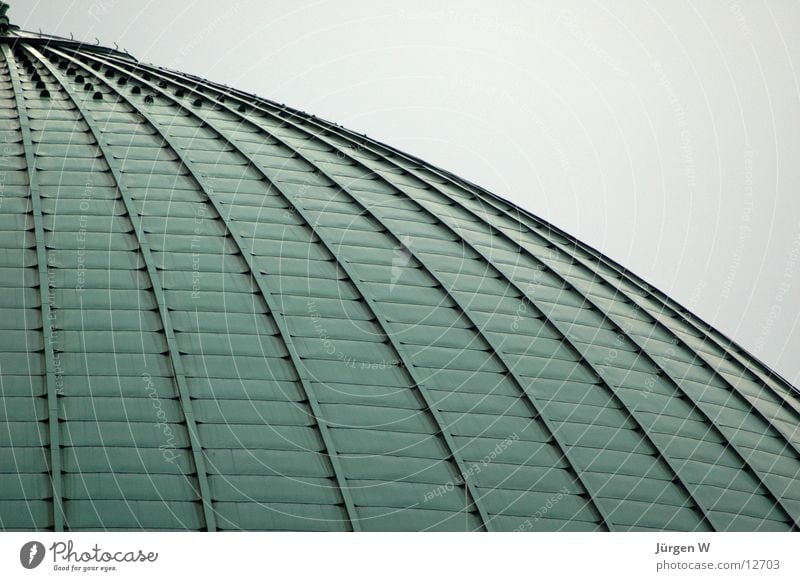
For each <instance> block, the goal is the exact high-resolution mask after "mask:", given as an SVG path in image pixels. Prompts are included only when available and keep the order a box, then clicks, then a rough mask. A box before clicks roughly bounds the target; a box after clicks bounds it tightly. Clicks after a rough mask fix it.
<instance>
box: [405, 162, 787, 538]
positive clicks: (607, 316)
mask: <svg viewBox="0 0 800 581" xmlns="http://www.w3.org/2000/svg"><path fill="white" fill-rule="evenodd" d="M401 155H402V154H401ZM398 167H403V166H399V165H398ZM407 171H408V172H409V173H411V174H412V175H415V176H416V175H417V174H416V172H415V171H413V170H410V169H407ZM439 175H441V174H439ZM417 177H418V179H422V180H423V181H425V183H430V182H428V181H427V180H424V178H421V177H419V176H417ZM441 177H444V178H445V179H447V180H448V181H451V183H454V182H453V180H452V179H451V178H450V177H449V176H448V175H444V176H441ZM454 185H456V186H459V184H458V183H454ZM432 187H435V186H432ZM459 187H460V186H459ZM436 189H437V190H438V188H436ZM442 195H446V194H444V193H442ZM447 198H448V199H452V200H453V201H454V203H455V204H456V205H458V206H459V207H461V208H463V209H464V210H465V211H467V212H469V213H470V214H472V215H473V216H475V217H476V218H477V215H476V214H475V213H474V212H473V211H472V210H470V209H469V208H466V206H464V205H463V204H462V203H461V202H459V201H458V200H456V199H455V198H451V197H450V196H447ZM491 205H492V207H494V208H495V209H497V210H498V211H501V212H503V213H504V214H505V215H507V216H508V215H509V214H508V212H505V211H504V210H503V209H502V208H498V207H497V206H496V205H495V204H491ZM509 217H511V218H512V219H513V217H512V216H509ZM485 222H486V223H487V224H490V222H489V220H488V219H486V220H485ZM492 228H493V229H494V230H496V231H497V232H499V233H500V235H501V236H503V237H504V238H506V239H507V240H509V241H511V242H512V243H514V244H517V243H516V242H514V240H513V239H512V238H511V237H510V236H509V235H508V234H507V233H506V232H504V231H503V230H501V229H500V228H498V227H496V226H493V225H492ZM535 234H536V235H537V236H540V235H539V234H538V233H535ZM543 239H544V238H543ZM517 245H518V247H519V248H520V249H522V250H523V251H524V252H525V253H527V254H528V255H529V256H531V257H532V258H534V260H536V261H537V262H540V263H542V264H544V263H543V262H542V261H541V260H540V259H539V258H538V257H536V256H535V255H533V254H532V253H531V252H530V251H529V250H527V249H525V248H524V247H523V246H521V245H519V244H517ZM553 246H554V247H556V248H558V250H557V251H558V252H560V253H562V254H564V255H565V256H567V257H568V258H571V259H575V260H581V259H580V258H577V257H574V256H572V255H571V254H569V253H567V252H566V251H565V250H563V249H561V248H560V247H558V245H556V244H555V243H553ZM581 264H582V265H583V266H586V265H585V263H584V262H583V261H582V260H581ZM544 265H545V267H546V268H547V269H548V270H549V271H550V272H552V273H554V274H555V275H556V276H558V277H559V278H560V279H561V280H562V281H563V282H564V283H565V284H567V285H569V286H570V287H571V288H572V289H573V291H574V292H576V293H577V294H578V295H579V296H581V297H582V298H583V299H584V300H585V301H586V302H587V303H588V304H589V305H591V306H592V307H593V308H594V310H596V311H597V312H599V313H601V315H602V316H603V318H605V319H606V320H608V321H609V322H610V323H611V324H612V326H613V327H614V328H615V329H616V330H617V331H619V332H622V334H623V335H624V336H625V337H627V338H628V339H629V340H630V341H631V342H632V343H633V344H634V345H635V346H636V347H637V348H638V350H639V351H640V352H641V353H642V354H644V355H645V357H646V358H647V359H648V360H649V361H650V362H651V363H653V364H654V365H655V366H656V367H657V368H658V369H659V370H661V372H662V373H663V374H664V375H665V376H666V377H667V378H669V381H670V382H671V383H672V384H673V386H674V387H675V388H677V390H678V391H679V392H680V393H682V394H683V395H684V396H685V397H686V398H687V399H688V400H689V401H691V402H692V404H693V409H695V410H697V411H698V412H699V413H700V414H701V415H702V416H703V417H705V418H706V419H707V420H708V421H709V423H710V424H711V426H712V427H713V428H714V429H715V430H716V431H717V432H718V434H719V435H720V436H721V437H722V438H723V440H724V441H725V442H726V443H727V444H728V445H729V446H730V447H731V448H732V449H733V450H734V453H735V454H736V455H737V456H738V457H739V459H740V460H741V461H742V463H743V465H744V466H745V467H746V468H747V469H748V470H749V471H750V472H751V473H752V474H753V475H754V476H755V477H756V479H757V481H758V482H760V483H761V484H762V485H763V486H764V489H765V490H766V491H767V492H768V493H769V494H770V495H771V496H772V497H773V499H774V501H775V505H776V506H778V507H780V508H781V510H782V511H783V512H784V513H785V515H786V516H787V517H788V518H789V521H790V522H791V523H792V525H793V527H794V528H798V527H800V524H799V523H798V520H797V519H795V518H794V517H793V516H792V513H791V511H789V510H788V509H787V508H786V507H785V506H784V505H783V503H782V501H781V497H780V495H778V494H777V493H776V492H774V491H773V490H772V488H771V487H770V486H769V485H768V484H767V483H766V482H765V481H764V479H763V478H761V476H760V474H759V473H758V471H757V470H756V469H755V467H754V466H752V464H751V463H750V462H749V461H748V460H747V459H746V458H745V456H744V455H743V454H742V453H741V452H740V451H739V450H738V448H737V447H736V446H735V445H733V443H732V442H731V441H730V439H729V438H727V437H726V436H725V434H724V432H723V431H722V430H721V428H720V427H719V426H718V424H717V423H716V422H715V421H713V420H712V419H711V417H710V416H709V415H708V414H707V413H706V412H705V411H704V410H703V409H702V408H701V407H700V405H699V403H698V401H696V400H695V399H694V398H692V397H691V396H690V395H689V394H688V393H687V392H686V391H684V390H683V388H682V387H681V386H680V385H679V383H678V382H677V381H676V380H675V379H674V378H673V377H672V376H671V375H670V374H669V373H668V372H667V371H666V370H665V369H664V368H663V366H662V365H661V364H659V363H658V362H657V361H656V360H655V359H654V358H653V357H652V356H651V355H650V353H649V352H648V351H647V350H645V349H644V347H642V345H641V344H640V343H639V342H638V341H637V340H635V339H634V338H633V337H631V336H630V334H628V333H625V332H624V330H622V328H621V327H620V325H619V324H617V323H616V322H615V321H614V319H612V315H611V314H609V313H607V312H605V311H603V310H602V309H600V308H599V307H598V306H597V305H596V304H595V303H594V302H593V301H592V300H591V299H589V298H588V297H587V296H586V294H585V293H583V292H582V291H581V290H579V289H578V288H577V287H576V286H575V285H574V284H573V283H571V282H570V281H568V280H567V279H566V278H565V277H564V276H563V275H561V274H560V273H558V272H557V271H556V270H555V269H553V268H552V267H550V266H549V265H547V264H544ZM597 276H598V278H601V279H603V280H604V282H605V284H608V285H609V286H611V287H612V288H614V287H613V285H610V283H608V282H607V281H606V280H605V278H604V277H603V276H602V275H597ZM517 288H519V287H517ZM519 290H520V291H521V289H519ZM617 292H622V291H617ZM623 294H624V293H623ZM529 300H530V299H529ZM631 300H635V299H631ZM648 313H649V311H648ZM650 315H651V318H653V320H654V321H655V323H656V324H657V325H659V326H660V327H661V328H663V329H665V330H666V332H667V333H668V334H671V335H672V336H674V337H675V338H676V339H677V340H678V341H680V342H681V343H682V344H684V345H685V346H686V347H687V348H688V349H689V350H690V351H691V352H693V353H696V350H694V349H691V347H689V346H688V345H687V344H686V343H685V341H684V340H683V339H681V338H680V337H679V336H678V335H677V334H676V333H675V332H674V331H672V329H670V328H669V327H668V326H667V325H664V324H663V322H662V321H661V320H660V319H659V318H657V317H656V316H655V315H654V314H650ZM698 330H699V329H698ZM701 332H702V331H701ZM696 357H697V358H698V359H700V360H701V361H703V362H704V363H705V364H706V366H707V367H708V368H709V369H710V370H711V372H712V373H713V374H714V375H716V376H718V377H719V378H720V379H721V380H722V381H723V382H725V383H726V384H727V385H728V386H729V387H731V390H732V391H733V392H734V393H738V394H739V395H740V396H741V397H742V398H743V399H745V400H746V401H747V402H748V404H749V406H750V408H751V409H753V410H754V411H755V412H756V413H757V414H759V415H761V416H762V418H764V420H765V421H766V423H767V425H768V426H771V425H772V423H771V422H769V420H768V419H767V418H766V417H764V415H763V413H762V412H761V410H758V409H757V408H755V406H753V404H752V402H749V400H747V398H746V397H745V396H744V395H743V394H741V393H740V392H739V391H738V390H737V389H736V388H735V387H733V385H732V384H731V383H730V382H729V381H728V380H727V379H725V378H724V377H722V376H721V374H719V373H718V372H717V371H716V370H715V369H714V367H713V366H711V365H710V364H709V363H708V362H707V361H706V360H705V359H704V358H703V357H702V356H700V355H696ZM773 429H775V431H776V432H778V434H779V435H780V436H781V437H782V438H783V439H784V440H785V441H786V442H787V444H789V446H790V447H792V448H794V446H793V445H792V443H791V441H789V440H788V438H786V436H785V435H784V434H783V433H782V432H781V431H780V430H778V429H777V428H774V427H773ZM654 445H655V443H654ZM794 449H795V451H796V448H794ZM662 454H663V453H662ZM676 475H677V473H676ZM688 490H689V489H688V487H687V491H688ZM690 494H691V493H690ZM694 500H695V502H696V503H697V504H698V506H699V507H700V508H701V509H702V506H701V505H700V503H699V502H698V501H697V499H694Z"/></svg>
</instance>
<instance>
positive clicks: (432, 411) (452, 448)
mask: <svg viewBox="0 0 800 581" xmlns="http://www.w3.org/2000/svg"><path fill="white" fill-rule="evenodd" d="M115 68H117V67H116V66H115ZM128 74H131V73H130V72H129V73H128ZM159 74H160V72H159ZM139 80H140V81H141V82H144V83H146V84H147V85H148V86H150V87H151V88H153V89H154V90H156V91H158V92H159V93H161V94H162V95H164V96H165V97H167V98H168V99H170V100H171V101H173V102H175V103H177V104H178V106H179V107H181V108H182V109H184V110H187V111H189V113H190V114H192V115H194V116H197V114H196V113H195V112H194V111H191V110H189V109H187V108H186V107H185V106H183V105H182V104H180V103H178V102H177V101H176V100H175V99H174V98H173V97H172V96H170V95H169V94H167V93H166V91H163V90H162V89H161V88H156V87H154V86H153V85H152V84H151V83H148V82H146V81H144V80H142V79H139ZM172 82H173V84H176V85H179V86H183V88H185V89H188V90H189V91H192V92H193V93H197V91H196V90H195V89H194V88H192V87H186V86H185V85H182V84H181V83H178V82H176V81H172ZM203 96H204V97H208V96H207V95H203ZM219 105H220V106H223V107H225V108H226V109H228V110H229V111H230V108H229V107H227V106H226V105H225V104H224V103H219ZM234 115H236V113H234ZM201 119H202V118H201ZM202 120H203V122H204V123H206V124H207V125H208V126H209V127H211V128H212V129H213V130H214V131H215V132H216V133H217V134H219V135H220V136H222V137H223V139H225V140H226V141H228V142H229V143H231V145H233V146H234V147H235V148H236V150H237V151H238V152H239V153H240V154H241V155H242V156H243V157H244V158H245V159H247V160H248V161H249V162H250V163H251V164H252V166H253V167H255V168H257V169H258V171H259V172H260V173H261V174H262V175H263V177H264V179H265V180H266V181H267V182H268V183H270V184H272V185H273V187H275V189H276V190H277V191H279V192H280V193H281V195H282V196H283V197H284V198H285V199H286V200H287V201H288V202H289V203H290V204H292V207H293V208H295V210H296V211H297V213H298V214H300V216H301V217H302V218H303V220H304V221H305V222H306V223H307V224H308V225H309V227H311V225H312V221H311V220H310V218H309V217H308V215H307V214H306V212H305V210H303V209H301V208H300V207H298V206H297V205H295V204H293V202H292V198H291V197H290V196H289V195H287V194H286V193H285V192H284V191H283V190H282V188H280V187H279V186H278V185H277V184H275V183H274V182H273V181H272V180H271V179H270V178H269V176H268V175H267V174H266V173H265V171H264V170H263V169H262V168H261V167H260V166H259V165H258V164H257V163H256V162H255V160H253V159H252V158H251V157H250V156H249V155H248V154H247V153H246V152H244V151H243V150H242V149H241V148H240V147H238V146H237V145H235V142H234V141H233V140H232V139H231V138H229V137H227V136H226V135H225V133H224V132H223V131H222V130H221V129H219V128H217V127H216V126H215V125H214V124H213V123H212V122H211V121H210V120H208V119H202ZM248 123H251V124H252V125H253V126H254V127H256V128H257V129H258V130H259V131H260V132H263V133H267V134H268V132H266V131H264V129H263V128H262V127H260V126H258V125H256V124H253V123H252V122H250V121H249V120H248ZM273 138H275V137H274V136H273ZM275 139H277V138H275ZM312 229H313V227H312ZM316 235H317V237H318V238H319V240H320V242H321V243H322V244H323V246H325V248H326V249H327V250H328V252H329V253H330V254H331V256H333V257H334V258H335V260H336V262H337V264H339V266H340V268H341V269H342V270H343V271H344V272H345V273H346V274H347V276H348V278H349V279H350V282H351V283H352V284H353V287H354V288H356V289H357V290H358V291H359V293H360V294H361V296H362V298H363V299H364V300H365V302H367V304H368V305H369V308H370V310H371V311H372V313H373V315H374V316H375V317H376V319H377V320H378V321H379V322H380V324H381V327H382V328H383V332H384V334H385V336H386V337H387V339H388V340H389V341H390V343H391V344H392V346H393V349H394V350H395V352H396V353H397V355H398V357H399V358H400V359H401V360H402V361H403V363H404V365H405V368H406V370H407V371H408V373H409V375H411V378H412V380H413V382H414V386H415V387H416V388H417V390H418V392H419V393H420V395H421V396H422V397H423V399H424V401H425V403H426V405H427V407H428V412H429V413H430V414H431V416H433V418H434V420H435V421H436V424H437V426H438V428H439V430H440V432H441V434H442V438H443V439H444V440H445V442H446V443H447V445H448V447H449V449H450V454H451V456H452V458H453V461H454V462H455V463H456V465H457V466H458V468H459V471H460V473H461V474H460V475H461V478H462V479H463V480H464V482H465V487H466V489H467V490H469V493H470V496H471V497H472V502H471V503H468V504H471V505H473V506H475V508H476V510H477V511H478V513H479V515H480V517H481V521H482V524H483V526H484V527H485V528H486V529H487V530H490V529H491V525H490V519H489V517H488V515H487V514H486V512H485V509H484V508H483V506H482V505H481V504H479V503H478V500H477V499H478V496H477V493H476V492H475V490H474V485H473V483H472V482H471V481H470V480H469V479H468V478H467V477H465V476H464V475H467V474H469V472H468V471H467V469H466V468H465V466H464V465H463V460H462V459H461V458H460V457H459V455H458V452H457V448H456V446H455V443H454V442H453V441H452V437H451V436H450V434H449V432H448V431H447V430H446V428H445V425H446V424H445V422H444V421H443V418H441V416H440V415H439V413H438V411H437V410H436V408H435V406H433V405H432V401H431V399H430V397H429V396H428V395H427V391H426V388H425V387H424V385H423V384H422V383H421V382H420V381H419V378H418V377H417V376H416V373H415V372H414V371H413V369H414V367H413V365H411V364H410V362H409V361H408V360H407V358H406V356H405V355H404V354H403V351H402V350H400V349H399V347H398V346H397V344H396V341H395V340H394V338H393V337H392V336H391V334H390V333H389V331H388V328H387V326H386V325H387V323H388V321H387V320H386V318H385V316H384V315H382V314H381V313H380V310H379V309H377V308H376V306H375V304H374V300H373V299H372V297H371V296H369V295H368V294H367V293H366V292H365V291H364V290H363V289H362V288H361V287H360V285H359V284H358V283H357V282H356V281H357V277H356V276H355V274H354V273H353V272H352V271H351V269H350V268H349V266H347V264H346V263H345V262H343V261H341V260H340V258H339V257H338V255H337V254H336V253H335V252H333V249H332V248H331V247H330V245H329V243H328V242H327V241H326V240H325V239H324V238H323V237H322V235H321V234H320V233H319V232H316Z"/></svg>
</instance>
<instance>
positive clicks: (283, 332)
mask: <svg viewBox="0 0 800 581" xmlns="http://www.w3.org/2000/svg"><path fill="white" fill-rule="evenodd" d="M53 52H54V53H56V54H58V55H60V56H62V57H63V58H67V59H69V60H70V61H71V62H73V63H75V64H77V65H78V66H80V67H82V68H83V69H84V70H85V71H86V72H87V73H89V74H92V75H93V76H96V77H97V78H98V80H100V76H99V75H96V72H95V71H92V70H91V69H90V68H89V67H87V66H85V65H84V64H83V63H81V62H80V61H78V60H77V59H73V58H72V57H70V56H69V55H66V54H63V53H61V52H60V51H55V50H54V51H53ZM104 84H105V85H106V86H108V87H110V88H111V89H112V90H115V91H116V89H114V88H113V87H112V86H111V85H110V84H108V83H105V82H104ZM117 94H119V95H120V97H121V98H123V99H125V100H126V101H127V102H128V103H129V104H130V105H131V106H132V107H134V108H135V109H136V110H137V111H138V112H139V114H140V115H142V116H143V117H144V118H145V119H146V120H147V122H148V123H150V125H151V126H152V127H153V128H154V129H155V130H156V131H157V132H158V134H159V136H160V137H161V138H162V139H163V140H164V141H165V143H166V144H167V145H168V146H169V147H170V148H171V149H172V150H173V152H174V153H175V154H176V155H177V156H178V159H179V160H180V161H181V163H182V164H183V166H184V167H186V169H187V171H189V173H190V174H191V176H192V177H193V178H194V180H195V181H196V182H197V184H198V186H199V187H200V189H201V191H202V192H203V194H204V195H205V197H206V198H207V199H208V201H209V203H211V205H212V207H213V208H214V210H215V211H216V212H217V214H218V215H219V217H220V220H221V222H222V223H223V224H224V226H225V229H226V230H227V232H228V234H230V236H231V238H232V239H233V241H234V243H235V244H236V246H237V248H238V250H239V254H240V255H241V256H242V259H243V260H244V261H245V263H246V264H247V267H248V269H249V270H250V273H251V274H252V276H253V279H254V280H255V283H256V286H257V288H258V290H259V292H260V293H261V295H262V297H263V298H264V301H265V302H266V303H267V306H268V308H269V310H270V313H272V315H273V317H272V318H273V320H274V321H275V324H276V326H277V327H278V331H279V334H280V337H281V339H282V341H283V343H284V345H285V346H286V349H287V351H288V353H289V356H290V358H291V361H292V364H293V366H294V368H295V370H296V372H297V375H298V378H299V381H300V385H301V388H302V389H303V393H304V395H305V397H306V399H307V400H308V402H309V407H311V410H312V412H313V413H314V417H315V421H316V422H317V427H318V428H319V431H320V436H321V438H322V440H323V443H324V444H325V448H326V450H327V451H328V453H327V456H328V457H329V459H330V461H331V466H332V468H333V471H334V477H335V479H336V482H337V484H338V486H339V489H340V492H341V495H342V499H343V502H344V506H345V512H346V513H347V517H348V520H349V521H350V525H351V527H352V529H353V530H354V531H358V530H360V528H361V527H360V525H359V521H358V517H357V516H356V509H355V503H354V501H353V499H352V495H351V493H350V490H349V488H348V487H347V485H346V479H345V476H344V469H343V468H342V466H341V462H340V461H339V458H338V454H337V452H336V448H335V446H334V444H333V438H332V436H331V435H330V430H329V429H328V426H327V424H326V423H325V422H324V421H321V418H322V417H323V416H322V410H321V407H320V404H319V401H318V400H317V398H316V396H315V395H314V392H313V390H312V389H311V387H310V385H309V383H310V378H309V377H308V373H307V372H306V369H305V366H304V365H303V364H302V361H301V360H300V356H299V355H298V354H297V349H296V348H295V346H294V342H293V340H292V335H291V333H290V332H289V329H288V327H287V326H286V320H285V318H284V315H283V313H281V312H280V308H279V305H278V303H277V301H276V300H275V298H274V296H273V295H272V293H271V291H270V290H269V288H268V286H267V284H266V281H265V280H264V277H263V276H261V275H260V274H259V272H258V269H257V268H255V267H254V265H253V262H252V261H253V258H252V255H251V254H250V253H249V252H246V251H245V247H246V246H245V241H244V240H243V239H242V237H241V236H240V235H239V234H238V233H237V232H236V231H234V230H233V229H232V228H231V227H230V224H229V223H228V221H227V220H225V217H224V216H225V215H224V212H223V208H222V207H220V206H219V204H218V203H217V202H216V200H215V197H214V195H213V190H212V188H211V187H210V186H209V185H208V184H207V183H206V181H205V179H204V178H203V176H201V175H200V174H199V173H198V172H197V170H196V169H195V167H194V164H193V163H192V162H191V161H190V160H189V159H188V158H187V157H186V156H185V155H184V154H183V153H182V149H181V148H179V147H178V146H177V145H175V144H174V143H173V141H172V139H171V138H170V137H169V136H168V135H166V134H165V133H163V132H161V130H160V128H159V125H158V123H157V122H155V121H154V120H153V118H152V117H151V116H150V114H149V113H148V112H147V110H146V108H144V107H140V106H138V105H137V104H135V103H134V102H133V101H132V100H131V99H130V98H129V97H127V96H126V95H124V94H123V93H121V92H119V91H117ZM176 105H177V107H179V108H181V109H183V108H184V107H183V106H182V105H181V104H180V103H176Z"/></svg>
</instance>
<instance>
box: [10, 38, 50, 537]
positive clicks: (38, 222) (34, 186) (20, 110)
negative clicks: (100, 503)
mask: <svg viewBox="0 0 800 581" xmlns="http://www.w3.org/2000/svg"><path fill="white" fill-rule="evenodd" d="M2 51H3V56H4V57H5V60H6V65H7V67H8V72H9V76H10V77H11V84H12V87H13V89H14V99H15V101H16V105H17V114H18V115H19V122H20V132H21V133H22V141H23V144H24V146H25V161H26V166H27V173H28V189H29V190H30V193H31V206H32V213H33V223H34V236H35V237H36V258H37V260H36V262H37V266H38V273H39V298H40V302H41V312H42V334H43V339H44V359H45V382H46V384H47V412H48V422H47V425H48V429H49V436H50V481H51V487H52V490H53V528H54V529H55V531H56V532H61V531H63V530H64V521H65V518H64V504H63V498H64V491H63V483H62V470H61V466H62V461H61V434H60V427H59V420H58V394H59V388H58V386H57V381H56V376H55V352H54V349H53V315H52V310H51V308H50V294H49V281H48V276H47V255H46V248H45V243H44V226H43V224H42V201H41V197H40V194H39V185H38V182H37V179H36V160H35V157H34V154H33V143H32V139H31V130H30V123H29V120H28V113H27V109H26V106H25V102H24V99H25V96H24V94H23V91H22V85H21V82H20V79H19V73H18V71H17V68H16V67H17V62H16V59H15V58H14V55H13V53H12V51H11V49H10V48H9V46H8V45H7V44H3V45H2Z"/></svg>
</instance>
